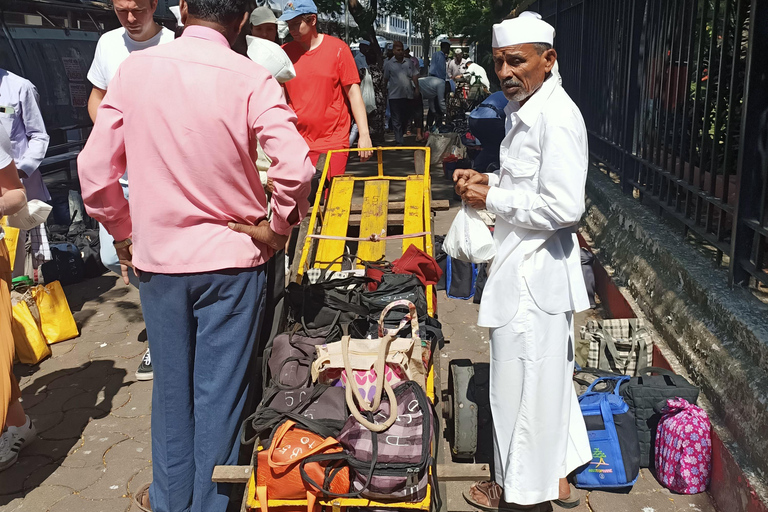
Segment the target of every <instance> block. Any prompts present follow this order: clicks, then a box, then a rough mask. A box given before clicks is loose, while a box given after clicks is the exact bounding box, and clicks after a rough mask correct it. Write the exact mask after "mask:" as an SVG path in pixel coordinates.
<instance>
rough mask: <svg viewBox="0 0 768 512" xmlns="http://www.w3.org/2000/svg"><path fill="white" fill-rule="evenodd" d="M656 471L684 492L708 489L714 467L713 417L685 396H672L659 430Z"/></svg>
mask: <svg viewBox="0 0 768 512" xmlns="http://www.w3.org/2000/svg"><path fill="white" fill-rule="evenodd" d="M656 471H657V474H658V477H659V481H661V483H662V485H664V487H666V488H667V489H669V490H671V491H674V492H678V493H680V494H697V493H700V492H704V491H706V490H707V486H708V485H709V479H710V473H711V471H712V440H711V438H710V425H709V417H708V416H707V413H706V412H704V410H703V409H701V408H700V407H697V406H695V405H692V404H690V403H688V401H687V400H685V399H684V398H670V399H669V400H667V405H666V407H665V408H664V410H663V411H662V417H661V421H659V428H658V431H657V433H656Z"/></svg>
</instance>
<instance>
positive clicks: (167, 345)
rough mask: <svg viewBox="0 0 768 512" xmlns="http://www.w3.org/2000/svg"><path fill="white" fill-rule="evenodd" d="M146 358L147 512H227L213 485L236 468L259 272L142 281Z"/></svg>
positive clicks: (261, 289) (259, 306)
mask: <svg viewBox="0 0 768 512" xmlns="http://www.w3.org/2000/svg"><path fill="white" fill-rule="evenodd" d="M140 281H141V285H140V287H139V292H140V294H141V304H142V309H143V311H144V321H145V323H146V325H147V335H148V338H149V340H150V341H149V343H150V349H151V350H152V366H153V368H154V374H155V376H154V383H153V389H152V472H153V482H152V486H151V487H150V490H149V501H150V503H151V505H152V510H153V511H154V512H225V511H226V509H227V504H228V503H229V495H230V491H231V486H230V485H229V484H215V483H213V482H211V476H212V474H213V468H214V466H216V465H220V464H226V465H233V464H237V456H238V450H239V449H240V436H239V434H240V423H241V421H242V419H243V418H242V416H243V407H244V405H245V400H246V396H247V394H248V388H249V384H248V382H247V380H246V375H247V373H248V365H249V362H250V360H251V356H252V353H253V350H254V346H255V343H256V339H257V335H258V331H259V328H260V324H261V318H262V311H263V309H264V299H265V294H266V273H265V266H264V265H261V266H259V267H256V268H252V269H228V270H222V271H217V272H207V273H200V274H152V273H149V272H142V273H141V275H140Z"/></svg>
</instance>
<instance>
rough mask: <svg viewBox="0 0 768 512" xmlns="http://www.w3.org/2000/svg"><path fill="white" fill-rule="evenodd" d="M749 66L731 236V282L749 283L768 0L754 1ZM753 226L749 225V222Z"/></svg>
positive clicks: (761, 188) (762, 150)
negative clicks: (736, 195) (736, 194)
mask: <svg viewBox="0 0 768 512" xmlns="http://www.w3.org/2000/svg"><path fill="white" fill-rule="evenodd" d="M747 48H748V50H747V51H748V54H747V68H746V75H745V79H746V81H745V86H744V102H743V104H742V112H743V116H742V122H741V141H740V147H739V160H738V167H737V174H736V183H737V186H738V197H737V204H736V210H735V212H736V214H735V215H734V218H733V231H732V236H731V260H730V263H729V269H728V283H729V284H730V285H731V286H733V285H735V284H745V283H748V282H749V276H750V273H749V270H748V269H749V268H750V266H751V263H750V259H751V256H752V253H753V251H754V250H755V249H756V248H757V244H760V243H761V240H760V238H759V235H757V233H756V232H755V229H754V226H755V222H757V224H758V225H759V224H762V221H763V220H764V219H761V218H760V215H761V213H762V208H763V207H765V206H764V205H763V201H764V200H765V193H766V186H767V185H768V183H766V181H767V180H768V177H767V176H766V173H768V154H766V150H767V149H768V148H767V146H768V141H767V140H766V139H768V59H766V57H765V56H766V55H768V2H766V1H765V0H752V6H751V9H750V20H749V42H748V47H747ZM748 222H749V223H751V224H752V225H751V226H750V225H748V224H747V223H748Z"/></svg>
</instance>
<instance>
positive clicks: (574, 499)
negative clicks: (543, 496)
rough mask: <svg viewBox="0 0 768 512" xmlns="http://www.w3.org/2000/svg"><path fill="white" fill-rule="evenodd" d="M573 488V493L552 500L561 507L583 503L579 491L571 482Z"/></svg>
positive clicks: (572, 506) (576, 505) (574, 506)
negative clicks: (563, 497)
mask: <svg viewBox="0 0 768 512" xmlns="http://www.w3.org/2000/svg"><path fill="white" fill-rule="evenodd" d="M569 487H570V488H571V494H569V495H568V497H567V498H565V499H557V500H552V503H554V504H555V505H557V506H558V507H560V508H576V507H578V506H579V505H581V498H580V497H579V491H578V490H577V489H576V487H574V485H573V484H569Z"/></svg>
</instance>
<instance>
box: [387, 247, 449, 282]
mask: <svg viewBox="0 0 768 512" xmlns="http://www.w3.org/2000/svg"><path fill="white" fill-rule="evenodd" d="M392 271H393V272H394V273H395V274H413V275H415V276H416V277H418V278H419V281H421V284H423V285H424V286H429V285H430V284H431V285H435V284H437V282H438V281H440V278H441V277H442V275H443V271H442V269H441V268H440V265H439V264H438V263H437V260H435V258H433V257H432V256H430V255H429V254H427V253H426V252H424V251H422V250H421V249H419V248H418V247H416V246H415V245H410V246H408V249H406V251H405V252H404V253H403V255H402V256H401V257H400V258H398V259H396V260H395V261H393V262H392Z"/></svg>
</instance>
